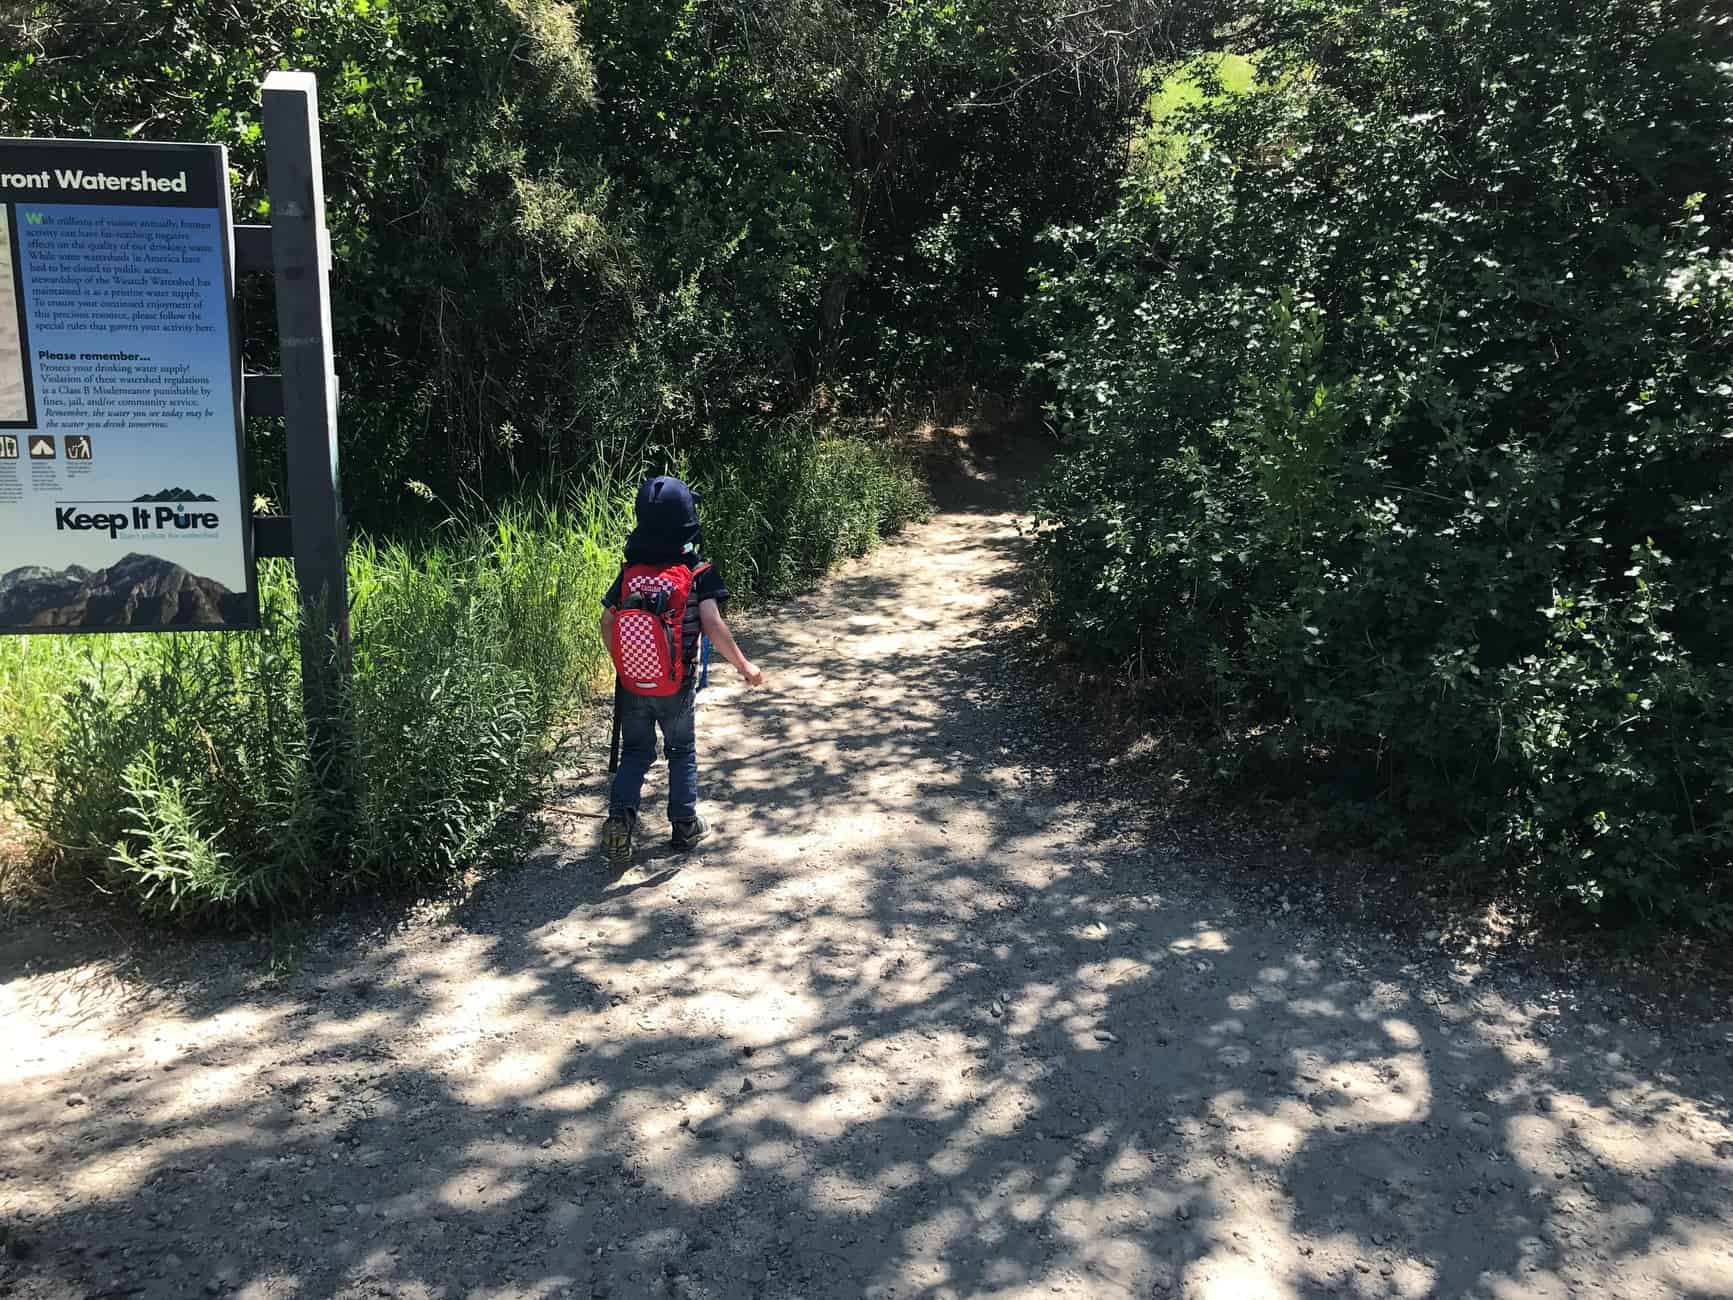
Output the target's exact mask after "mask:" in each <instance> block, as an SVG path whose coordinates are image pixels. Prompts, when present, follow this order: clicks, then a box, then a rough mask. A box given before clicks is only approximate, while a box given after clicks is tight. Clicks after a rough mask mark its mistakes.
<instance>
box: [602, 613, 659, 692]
mask: <svg viewBox="0 0 1733 1300" xmlns="http://www.w3.org/2000/svg"><path fill="white" fill-rule="evenodd" d="M619 619H620V627H619V631H618V632H617V633H616V634H615V635H616V636H618V637H619V650H620V662H619V667H620V670H621V672H620V675H621V676H622V677H628V678H631V679H632V680H634V681H644V682H653V681H656V680H657V679H659V678H661V677H662V676H664V674H665V670H664V669H663V667H662V654H663V653H664V652H665V650H664V647H666V645H667V642H666V641H665V640H664V639H663V638H664V633H663V630H662V620H661V619H659V618H657V617H656V616H655V615H654V614H651V613H648V612H647V611H645V610H641V609H628V610H625V611H623V612H622V613H621V614H620V615H619Z"/></svg>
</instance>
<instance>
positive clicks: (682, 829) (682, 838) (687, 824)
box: [673, 817, 710, 853]
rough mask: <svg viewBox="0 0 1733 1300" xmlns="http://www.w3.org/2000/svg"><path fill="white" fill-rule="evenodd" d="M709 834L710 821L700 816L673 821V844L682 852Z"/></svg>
mask: <svg viewBox="0 0 1733 1300" xmlns="http://www.w3.org/2000/svg"><path fill="white" fill-rule="evenodd" d="M708 834H710V823H709V822H707V821H705V820H704V819H703V818H702V817H685V818H682V819H681V820H679V821H677V822H675V823H674V839H673V845H674V847H675V848H676V849H678V850H679V851H680V852H682V853H684V852H685V851H686V850H687V849H689V848H691V847H692V846H693V845H694V844H696V843H698V841H699V840H701V839H703V838H704V837H705V836H706V835H708Z"/></svg>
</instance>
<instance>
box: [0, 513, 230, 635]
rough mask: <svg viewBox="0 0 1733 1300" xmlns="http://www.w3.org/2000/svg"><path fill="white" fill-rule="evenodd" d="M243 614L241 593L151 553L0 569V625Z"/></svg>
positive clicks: (208, 623) (197, 620)
mask: <svg viewBox="0 0 1733 1300" xmlns="http://www.w3.org/2000/svg"><path fill="white" fill-rule="evenodd" d="M142 499H144V498H141V500H142ZM246 616H247V597H246V593H244V592H233V591H230V590H229V589H228V588H227V587H225V586H223V584H222V583H220V582H213V581H212V580H211V579H209V578H201V577H199V576H198V575H197V574H195V573H190V572H188V571H187V570H186V569H183V568H182V567H181V566H180V565H178V564H175V563H174V562H173V561H170V560H165V559H162V558H160V557H159V556H155V555H142V554H139V553H137V552H133V553H132V554H130V555H127V556H126V557H125V558H123V559H121V560H119V561H118V562H116V563H114V564H111V565H109V566H108V567H107V568H106V569H97V570H95V571H92V570H90V569H86V568H84V567H83V566H82V565H77V564H72V565H68V566H67V567H66V568H64V569H49V568H44V567H42V566H40V565H26V566H24V567H22V568H18V569H12V570H10V571H8V572H6V573H0V627H15V628H42V629H47V628H65V629H72V628H115V627H218V626H222V625H224V624H228V623H238V622H241V621H243V620H245V618H246Z"/></svg>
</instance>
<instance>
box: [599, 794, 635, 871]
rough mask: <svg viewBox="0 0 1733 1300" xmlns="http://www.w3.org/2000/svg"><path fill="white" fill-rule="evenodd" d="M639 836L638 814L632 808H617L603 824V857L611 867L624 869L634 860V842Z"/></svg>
mask: <svg viewBox="0 0 1733 1300" xmlns="http://www.w3.org/2000/svg"><path fill="white" fill-rule="evenodd" d="M637 836H638V814H637V813H636V812H634V811H632V809H630V808H615V809H613V810H612V811H610V812H609V813H608V820H607V821H605V822H603V823H602V856H603V857H604V858H606V859H607V860H608V863H609V864H610V865H611V866H616V867H623V866H625V865H626V864H627V863H628V862H630V861H631V860H632V842H633V841H634V840H635V839H636V838H637Z"/></svg>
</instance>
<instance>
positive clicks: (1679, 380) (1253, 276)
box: [1040, 0, 1733, 924]
mask: <svg viewBox="0 0 1733 1300" xmlns="http://www.w3.org/2000/svg"><path fill="white" fill-rule="evenodd" d="M1287 20H1292V21H1291V23H1290V25H1289V26H1288V27H1286V28H1284V22H1285V21H1287ZM1269 30H1271V31H1272V32H1274V33H1276V34H1277V35H1276V38H1275V40H1274V41H1273V44H1272V46H1271V47H1270V48H1269V49H1267V50H1266V51H1265V52H1264V53H1263V54H1262V55H1261V57H1260V60H1259V72H1260V78H1261V81H1260V83H1259V84H1257V85H1254V86H1252V87H1250V88H1249V89H1247V90H1246V91H1245V92H1244V93H1241V94H1238V95H1224V96H1219V97H1211V98H1207V99H1205V100H1204V101H1202V102H1200V103H1198V104H1197V105H1196V106H1195V107H1193V108H1192V109H1190V110H1188V111H1186V112H1185V113H1184V114H1183V115H1182V117H1183V121H1184V124H1185V129H1186V131H1187V132H1188V137H1189V138H1188V139H1187V142H1186V148H1185V149H1184V150H1183V151H1181V153H1182V156H1183V165H1177V166H1176V165H1174V164H1173V159H1174V157H1175V154H1174V152H1173V151H1171V150H1158V151H1152V152H1151V153H1150V155H1148V156H1147V157H1146V159H1145V161H1144V165H1142V166H1140V167H1139V168H1138V169H1137V170H1136V171H1134V173H1133V175H1132V176H1131V177H1130V178H1129V179H1128V181H1127V183H1126V186H1125V189H1124V193H1123V196H1122V200H1121V203H1120V205H1119V207H1118V209H1117V211H1116V212H1115V213H1114V214H1113V215H1112V216H1111V217H1110V218H1108V219H1107V220H1105V221H1104V222H1102V223H1101V224H1100V225H1099V226H1097V227H1094V228H1092V229H1089V230H1087V231H1084V230H1074V231H1070V232H1065V234H1064V235H1063V237H1062V239H1061V241H1060V246H1059V249H1058V252H1057V254H1056V256H1055V257H1054V259H1053V263H1052V267H1051V268H1050V269H1049V271H1048V272H1047V274H1046V280H1045V287H1044V295H1045V304H1044V311H1045V313H1046V316H1045V319H1046V322H1047V326H1048V328H1049V329H1050V330H1051V331H1052V337H1053V339H1054V343H1053V347H1052V350H1051V353H1050V355H1049V356H1048V357H1047V359H1046V361H1045V362H1044V363H1043V370H1044V373H1045V375H1046V377H1047V378H1048V379H1050V380H1051V381H1052V382H1053V383H1054V385H1055V387H1056V391H1057V401H1056V410H1057V411H1058V413H1059V414H1060V415H1061V416H1062V418H1064V419H1065V420H1067V421H1068V422H1069V425H1070V427H1071V429H1072V431H1073V433H1072V438H1073V441H1072V444H1071V450H1070V451H1069V453H1068V454H1067V455H1066V456H1065V457H1064V458H1063V459H1062V461H1061V463H1060V465H1059V467H1058V469H1057V471H1056V474H1055V476H1054V478H1053V480H1052V482H1051V484H1050V485H1049V487H1048V489H1047V491H1046V496H1045V507H1044V512H1045V528H1044V531H1043V534H1042V538H1041V542H1040V556H1041V561H1042V564H1043V566H1044V568H1045V570H1046V576H1047V578H1048V580H1049V582H1050V584H1051V587H1052V589H1053V591H1054V592H1055V593H1057V600H1056V604H1055V606H1054V608H1053V610H1052V611H1051V617H1052V619H1053V621H1054V623H1055V624H1056V625H1058V626H1062V627H1064V628H1066V629H1068V635H1069V637H1070V639H1071V640H1073V641H1077V642H1081V643H1084V644H1087V645H1089V646H1090V647H1092V648H1093V649H1094V650H1095V651H1096V652H1097V653H1099V654H1100V655H1102V656H1105V657H1108V658H1111V659H1115V660H1118V661H1120V662H1122V663H1132V662H1137V663H1140V664H1142V665H1144V666H1146V667H1149V668H1153V669H1159V670H1160V671H1162V672H1163V673H1164V675H1165V676H1166V677H1167V678H1168V680H1169V681H1170V682H1171V683H1172V684H1173V687H1174V690H1175V693H1176V694H1177V695H1178V696H1180V697H1182V698H1185V699H1189V700H1191V701H1194V702H1196V703H1198V704H1199V705H1200V706H1202V707H1204V708H1207V709H1209V710H1212V711H1213V712H1214V714H1215V716H1216V719H1217V721H1218V722H1220V723H1221V725H1222V727H1223V729H1224V730H1225V731H1226V732H1229V733H1232V734H1235V735H1239V736H1244V737H1254V736H1255V737H1256V740H1255V742H1253V741H1250V740H1248V742H1247V744H1246V745H1245V747H1244V748H1243V749H1242V751H1241V752H1242V754H1250V753H1253V752H1256V753H1257V754H1259V755H1260V756H1261V758H1260V761H1262V762H1265V763H1268V762H1270V761H1272V759H1274V760H1276V761H1281V762H1285V763H1287V764H1288V765H1290V766H1293V767H1300V766H1302V765H1309V766H1311V767H1313V768H1315V769H1319V770H1321V772H1322V773H1323V774H1326V775H1327V776H1328V778H1329V784H1328V786H1327V789H1328V790H1329V792H1330V794H1331V795H1332V797H1334V798H1337V799H1340V798H1343V797H1353V798H1375V799H1376V800H1378V801H1379V802H1381V803H1382V804H1383V805H1384V806H1385V807H1387V808H1389V809H1391V810H1393V811H1395V812H1396V813H1398V814H1399V815H1400V817H1401V819H1402V820H1403V822H1405V823H1406V824H1407V825H1409V826H1411V827H1420V828H1424V829H1425V830H1426V831H1427V832H1428V833H1429V834H1442V835H1444V836H1446V837H1448V839H1449V840H1451V841H1452V842H1454V844H1455V845H1456V846H1457V849H1458V852H1459V855H1460V856H1461V857H1462V858H1463V859H1470V858H1473V859H1480V860H1488V859H1490V860H1498V861H1509V862H1512V863H1513V864H1514V870H1515V871H1516V872H1517V875H1516V877H1515V878H1516V879H1517V881H1518V883H1519V884H1521V885H1522V887H1523V888H1525V889H1526V890H1528V891H1530V893H1531V895H1532V896H1534V897H1537V898H1545V899H1569V900H1577V901H1580V902H1581V903H1583V904H1585V905H1587V906H1589V907H1591V908H1593V909H1595V910H1597V911H1598V912H1600V913H1601V914H1602V915H1604V916H1609V917H1620V918H1624V917H1633V916H1647V917H1655V918H1663V919H1666V920H1669V921H1675V922H1695V923H1704V924H1727V923H1729V922H1730V921H1733V910H1730V899H1729V895H1728V890H1729V886H1730V884H1733V882H1730V880H1729V877H1728V853H1729V848H1730V844H1733V783H1730V782H1729V780H1728V773H1729V771H1733V767H1730V766H1729V758H1730V757H1733V651H1730V650H1729V645H1730V644H1733V642H1730V641H1729V638H1728V633H1729V631H1733V625H1730V617H1729V616H1730V614H1733V603H1730V601H1729V596H1730V594H1733V567H1730V561H1729V551H1728V546H1727V537H1728V533H1729V529H1730V528H1733V492H1730V488H1733V478H1730V475H1729V470H1728V466H1729V460H1728V457H1727V453H1726V448H1727V446H1728V445H1729V441H1730V440H1733V400H1730V399H1733V262H1730V261H1729V258H1728V249H1729V236H1730V234H1733V137H1730V136H1729V135H1728V133H1727V131H1726V129H1725V124H1726V122H1727V120H1728V118H1729V114H1730V112H1733V79H1729V77H1728V76H1727V74H1726V69H1727V67H1728V66H1729V63H1728V61H1727V59H1728V50H1727V48H1726V45H1727V42H1728V29H1727V28H1726V26H1725V24H1724V23H1718V22H1717V21H1716V20H1715V19H1714V18H1713V16H1712V15H1711V14H1710V12H1709V11H1708V10H1707V9H1706V8H1705V7H1704V6H1701V5H1694V4H1692V3H1689V2H1688V0H1658V2H1657V3H1654V4H1633V3H1629V2H1628V0H1595V2H1594V3H1590V4H1586V5H1579V4H1574V3H1570V4H1567V3H1564V0H1449V2H1448V3H1443V4H1437V5H1432V6H1426V7H1422V8H1418V9H1417V8H1413V7H1409V8H1390V7H1386V6H1372V5H1367V6H1364V7H1358V6H1335V7H1333V8H1331V9H1330V10H1328V12H1327V14H1326V12H1325V11H1322V10H1320V9H1318V7H1317V6H1315V5H1310V4H1307V5H1303V6H1299V5H1297V6H1294V7H1293V8H1292V9H1284V8H1281V7H1278V8H1277V9H1276V11H1275V13H1274V16H1273V19H1272V24H1271V27H1270V29H1269ZM1284 30H1287V31H1288V32H1289V34H1288V35H1285V36H1284V35H1282V34H1281V33H1282V32H1283V31H1284Z"/></svg>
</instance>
